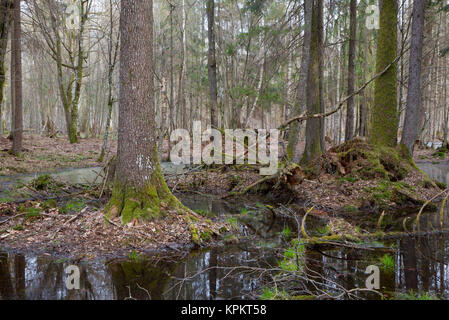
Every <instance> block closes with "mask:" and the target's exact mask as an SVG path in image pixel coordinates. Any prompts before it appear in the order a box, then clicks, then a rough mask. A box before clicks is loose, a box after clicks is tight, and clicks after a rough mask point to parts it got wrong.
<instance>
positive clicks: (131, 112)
mask: <svg viewBox="0 0 449 320" xmlns="http://www.w3.org/2000/svg"><path fill="white" fill-rule="evenodd" d="M120 39H121V46H120V48H121V53H120V108H119V129H118V150H117V168H116V175H115V180H114V188H113V194H112V198H111V200H110V201H109V203H108V204H107V206H106V208H105V214H106V216H107V217H109V218H111V217H116V216H121V219H122V222H123V223H129V222H130V221H133V220H135V219H149V218H155V217H159V216H161V215H162V214H163V213H162V212H161V209H160V208H161V205H162V204H163V205H164V206H165V207H166V208H167V207H169V208H170V207H171V208H176V207H181V204H180V203H179V201H178V200H177V199H176V197H175V196H173V195H172V194H171V192H170V190H169V189H168V187H167V185H166V183H165V180H164V177H163V175H162V171H161V168H160V163H159V155H158V150H157V139H156V128H155V117H154V115H155V111H154V101H153V95H154V84H153V1H151V0H150V1H148V0H122V1H121V13H120ZM136 53H138V54H136Z"/></svg>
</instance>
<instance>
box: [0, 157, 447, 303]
mask: <svg viewBox="0 0 449 320" xmlns="http://www.w3.org/2000/svg"><path fill="white" fill-rule="evenodd" d="M418 165H419V167H420V168H421V169H422V170H424V171H425V172H427V173H428V174H429V175H430V176H431V177H432V178H433V179H436V180H439V181H441V182H445V183H448V178H449V163H448V164H431V163H420V164H418ZM77 170H81V169H77ZM84 170H95V169H84ZM75 172H77V173H76V174H75V175H80V172H85V171H75ZM66 174H67V175H66ZM71 174H74V173H73V172H71V173H64V177H67V179H71V176H70V175H71ZM92 175H93V173H92ZM83 176H84V177H86V175H85V174H84V173H83ZM87 176H89V177H91V175H90V174H87ZM60 177H62V175H61V176H60ZM72 182H73V181H72ZM181 198H182V199H181V200H182V201H183V203H184V204H185V205H187V206H189V207H190V208H192V209H195V210H201V211H207V212H213V213H215V214H217V215H222V214H236V213H241V209H242V208H243V207H246V208H248V207H249V210H251V207H254V208H256V207H257V203H256V202H257V201H256V200H254V202H253V205H246V206H245V203H244V202H243V201H245V202H246V203H247V201H248V200H247V199H243V200H242V202H241V203H238V202H233V203H228V202H224V201H222V200H221V199H218V198H216V197H205V196H200V195H193V196H192V195H191V196H182V197H181ZM259 200H260V199H259ZM445 214H446V216H445V224H446V225H449V221H448V212H447V209H446V213H445ZM266 225H267V226H268V228H269V229H270V230H269V229H266V230H265V231H266V232H264V233H263V236H260V235H259V236H258V237H253V238H252V240H251V241H249V242H243V243H241V244H240V245H233V246H224V247H221V248H214V249H207V250H202V251H193V252H190V253H183V254H179V255H177V256H170V257H167V256H159V257H154V256H153V257H147V258H145V259H144V258H143V257H140V256H131V257H130V259H128V260H114V261H86V262H77V261H65V260H61V259H59V258H56V257H51V256H46V255H43V256H34V255H27V254H25V255H23V254H16V253H12V252H2V251H1V249H0V299H80V300H91V299H96V300H104V299H118V300H123V299H139V300H141V299H157V300H159V299H194V300H197V299H257V297H258V295H260V294H261V293H262V292H263V291H264V288H267V287H268V288H272V287H273V283H272V279H273V278H272V276H274V275H275V274H276V272H277V271H276V270H275V269H276V268H278V266H279V263H280V262H281V261H282V259H284V257H285V256H284V255H283V253H284V250H282V249H276V248H279V247H280V246H279V244H275V243H274V240H273V239H274V238H273V236H277V239H279V237H278V235H279V232H280V230H281V229H282V228H279V226H278V227H277V228H271V227H270V223H269V221H267V223H266ZM421 225H422V226H423V229H427V230H431V229H435V228H437V227H438V226H439V214H438V213H436V214H426V215H424V216H423V220H422V221H421ZM271 229H272V230H271ZM270 236H271V238H270ZM270 241H271V242H270ZM376 246H377V247H379V248H378V249H370V250H367V249H353V248H326V249H313V250H312V249H304V251H302V253H301V255H300V256H301V257H300V261H301V262H300V265H301V268H302V269H301V270H303V271H304V274H303V275H304V278H305V276H306V275H307V277H312V276H313V277H314V278H313V279H314V280H313V282H310V281H305V280H304V279H296V280H292V281H291V282H290V285H291V286H292V287H293V288H294V289H295V295H298V296H300V295H305V294H310V293H312V294H317V293H318V290H317V288H320V289H325V290H326V291H327V292H328V293H329V294H333V295H339V294H341V293H342V291H341V290H340V289H339V288H340V286H341V287H344V288H346V289H353V288H365V281H366V279H367V277H368V275H367V274H365V270H366V268H367V266H369V265H377V266H379V267H380V285H381V290H380V291H381V292H382V293H384V294H385V295H386V296H387V297H394V296H395V295H397V294H401V293H406V292H410V291H414V292H426V293H429V294H431V295H436V296H438V297H440V298H444V299H449V268H448V263H449V236H448V234H442V235H429V236H422V237H413V238H412V237H403V238H400V239H396V240H391V241H389V242H387V243H377V242H376V243H372V244H371V247H376ZM386 248H392V249H391V250H388V249H386ZM386 256H387V258H386ZM69 265H76V266H77V267H79V270H80V285H81V288H80V290H68V289H67V287H66V284H65V280H66V278H67V275H66V274H65V271H64V270H65V268H66V267H67V266H69ZM267 269H273V270H272V271H264V270H267ZM358 297H360V298H377V296H376V295H372V294H367V293H359V294H358ZM340 298H341V299H344V298H347V297H346V296H344V295H342V296H341V297H340Z"/></svg>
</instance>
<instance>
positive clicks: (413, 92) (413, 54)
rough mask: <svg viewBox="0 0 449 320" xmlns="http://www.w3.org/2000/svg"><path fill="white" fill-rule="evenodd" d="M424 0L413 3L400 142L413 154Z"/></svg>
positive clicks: (417, 118) (418, 106) (418, 108)
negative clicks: (407, 74) (406, 85)
mask: <svg viewBox="0 0 449 320" xmlns="http://www.w3.org/2000/svg"><path fill="white" fill-rule="evenodd" d="M425 5H426V0H415V1H414V4H413V23H412V37H411V46H410V62H409V80H408V93H407V106H406V111H405V122H404V130H403V133H402V141H401V144H402V145H404V146H405V147H406V148H407V150H408V153H409V155H410V156H413V149H414V146H415V140H416V137H417V136H418V130H419V114H420V112H421V103H422V101H421V59H422V49H423V35H424V34H423V28H424V11H425Z"/></svg>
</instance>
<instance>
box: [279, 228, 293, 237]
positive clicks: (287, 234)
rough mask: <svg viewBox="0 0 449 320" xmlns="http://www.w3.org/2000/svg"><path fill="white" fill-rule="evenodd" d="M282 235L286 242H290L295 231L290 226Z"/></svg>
mask: <svg viewBox="0 0 449 320" xmlns="http://www.w3.org/2000/svg"><path fill="white" fill-rule="evenodd" d="M281 235H282V236H283V237H284V238H285V239H286V240H289V239H291V237H292V236H293V231H292V230H291V229H290V227H289V226H286V227H285V228H284V229H283V230H282V232H281Z"/></svg>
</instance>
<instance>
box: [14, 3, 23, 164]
mask: <svg viewBox="0 0 449 320" xmlns="http://www.w3.org/2000/svg"><path fill="white" fill-rule="evenodd" d="M13 12H14V14H13V15H14V21H13V28H14V37H12V39H11V41H12V42H11V64H14V74H13V75H14V78H13V79H12V81H11V82H12V86H14V107H13V108H14V132H13V136H12V137H13V140H12V153H13V154H14V155H16V156H17V155H19V154H20V152H21V151H22V134H23V114H22V47H21V43H20V41H21V38H22V37H21V35H22V30H21V27H20V0H14V11H13Z"/></svg>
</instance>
